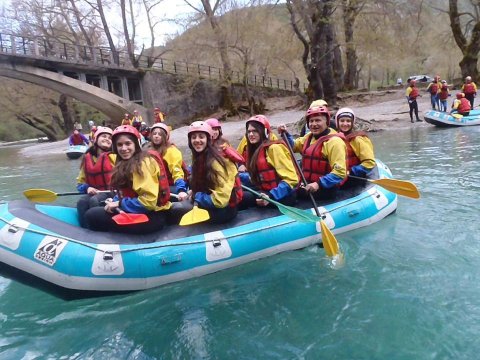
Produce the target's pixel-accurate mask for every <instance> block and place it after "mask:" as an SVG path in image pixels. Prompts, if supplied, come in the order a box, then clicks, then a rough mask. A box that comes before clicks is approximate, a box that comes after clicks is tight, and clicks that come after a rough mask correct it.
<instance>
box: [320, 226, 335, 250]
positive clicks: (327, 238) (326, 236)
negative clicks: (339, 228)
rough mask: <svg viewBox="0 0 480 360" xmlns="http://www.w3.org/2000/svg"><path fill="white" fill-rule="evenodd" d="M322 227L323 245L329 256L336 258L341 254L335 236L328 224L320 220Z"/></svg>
mask: <svg viewBox="0 0 480 360" xmlns="http://www.w3.org/2000/svg"><path fill="white" fill-rule="evenodd" d="M320 227H321V229H322V243H323V248H324V249H325V252H326V254H327V256H330V257H332V256H335V255H338V253H339V248H338V241H337V239H336V238H335V235H333V233H332V232H331V231H330V229H329V228H328V226H327V224H325V222H324V221H323V220H320Z"/></svg>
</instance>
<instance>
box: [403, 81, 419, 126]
mask: <svg viewBox="0 0 480 360" xmlns="http://www.w3.org/2000/svg"><path fill="white" fill-rule="evenodd" d="M405 95H406V97H407V101H408V106H409V107H410V121H411V122H412V123H413V122H414V121H413V112H415V117H416V118H417V121H419V122H420V121H423V120H420V118H419V117H418V104H417V97H419V96H421V95H420V93H419V92H418V88H417V87H415V80H413V79H412V80H410V83H409V85H408V87H407V90H406V92H405Z"/></svg>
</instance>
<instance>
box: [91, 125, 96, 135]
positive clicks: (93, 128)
mask: <svg viewBox="0 0 480 360" xmlns="http://www.w3.org/2000/svg"><path fill="white" fill-rule="evenodd" d="M91 130H92V132H93V133H94V134H95V131H97V127H96V126H95V125H93V126H92V128H91Z"/></svg>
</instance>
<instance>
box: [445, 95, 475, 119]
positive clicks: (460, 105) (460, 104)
mask: <svg viewBox="0 0 480 360" xmlns="http://www.w3.org/2000/svg"><path fill="white" fill-rule="evenodd" d="M456 97H457V98H456V99H455V100H454V101H453V105H452V111H450V113H451V114H454V113H458V114H460V115H463V116H468V115H469V114H470V110H471V109H472V107H471V106H470V101H468V100H467V99H466V98H465V94H464V93H457V96H456Z"/></svg>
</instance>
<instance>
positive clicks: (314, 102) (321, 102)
mask: <svg viewBox="0 0 480 360" xmlns="http://www.w3.org/2000/svg"><path fill="white" fill-rule="evenodd" d="M314 106H325V107H326V106H328V103H327V102H326V101H325V100H323V99H320V100H315V101H313V102H312V103H311V104H310V106H309V108H312V107H314Z"/></svg>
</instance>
